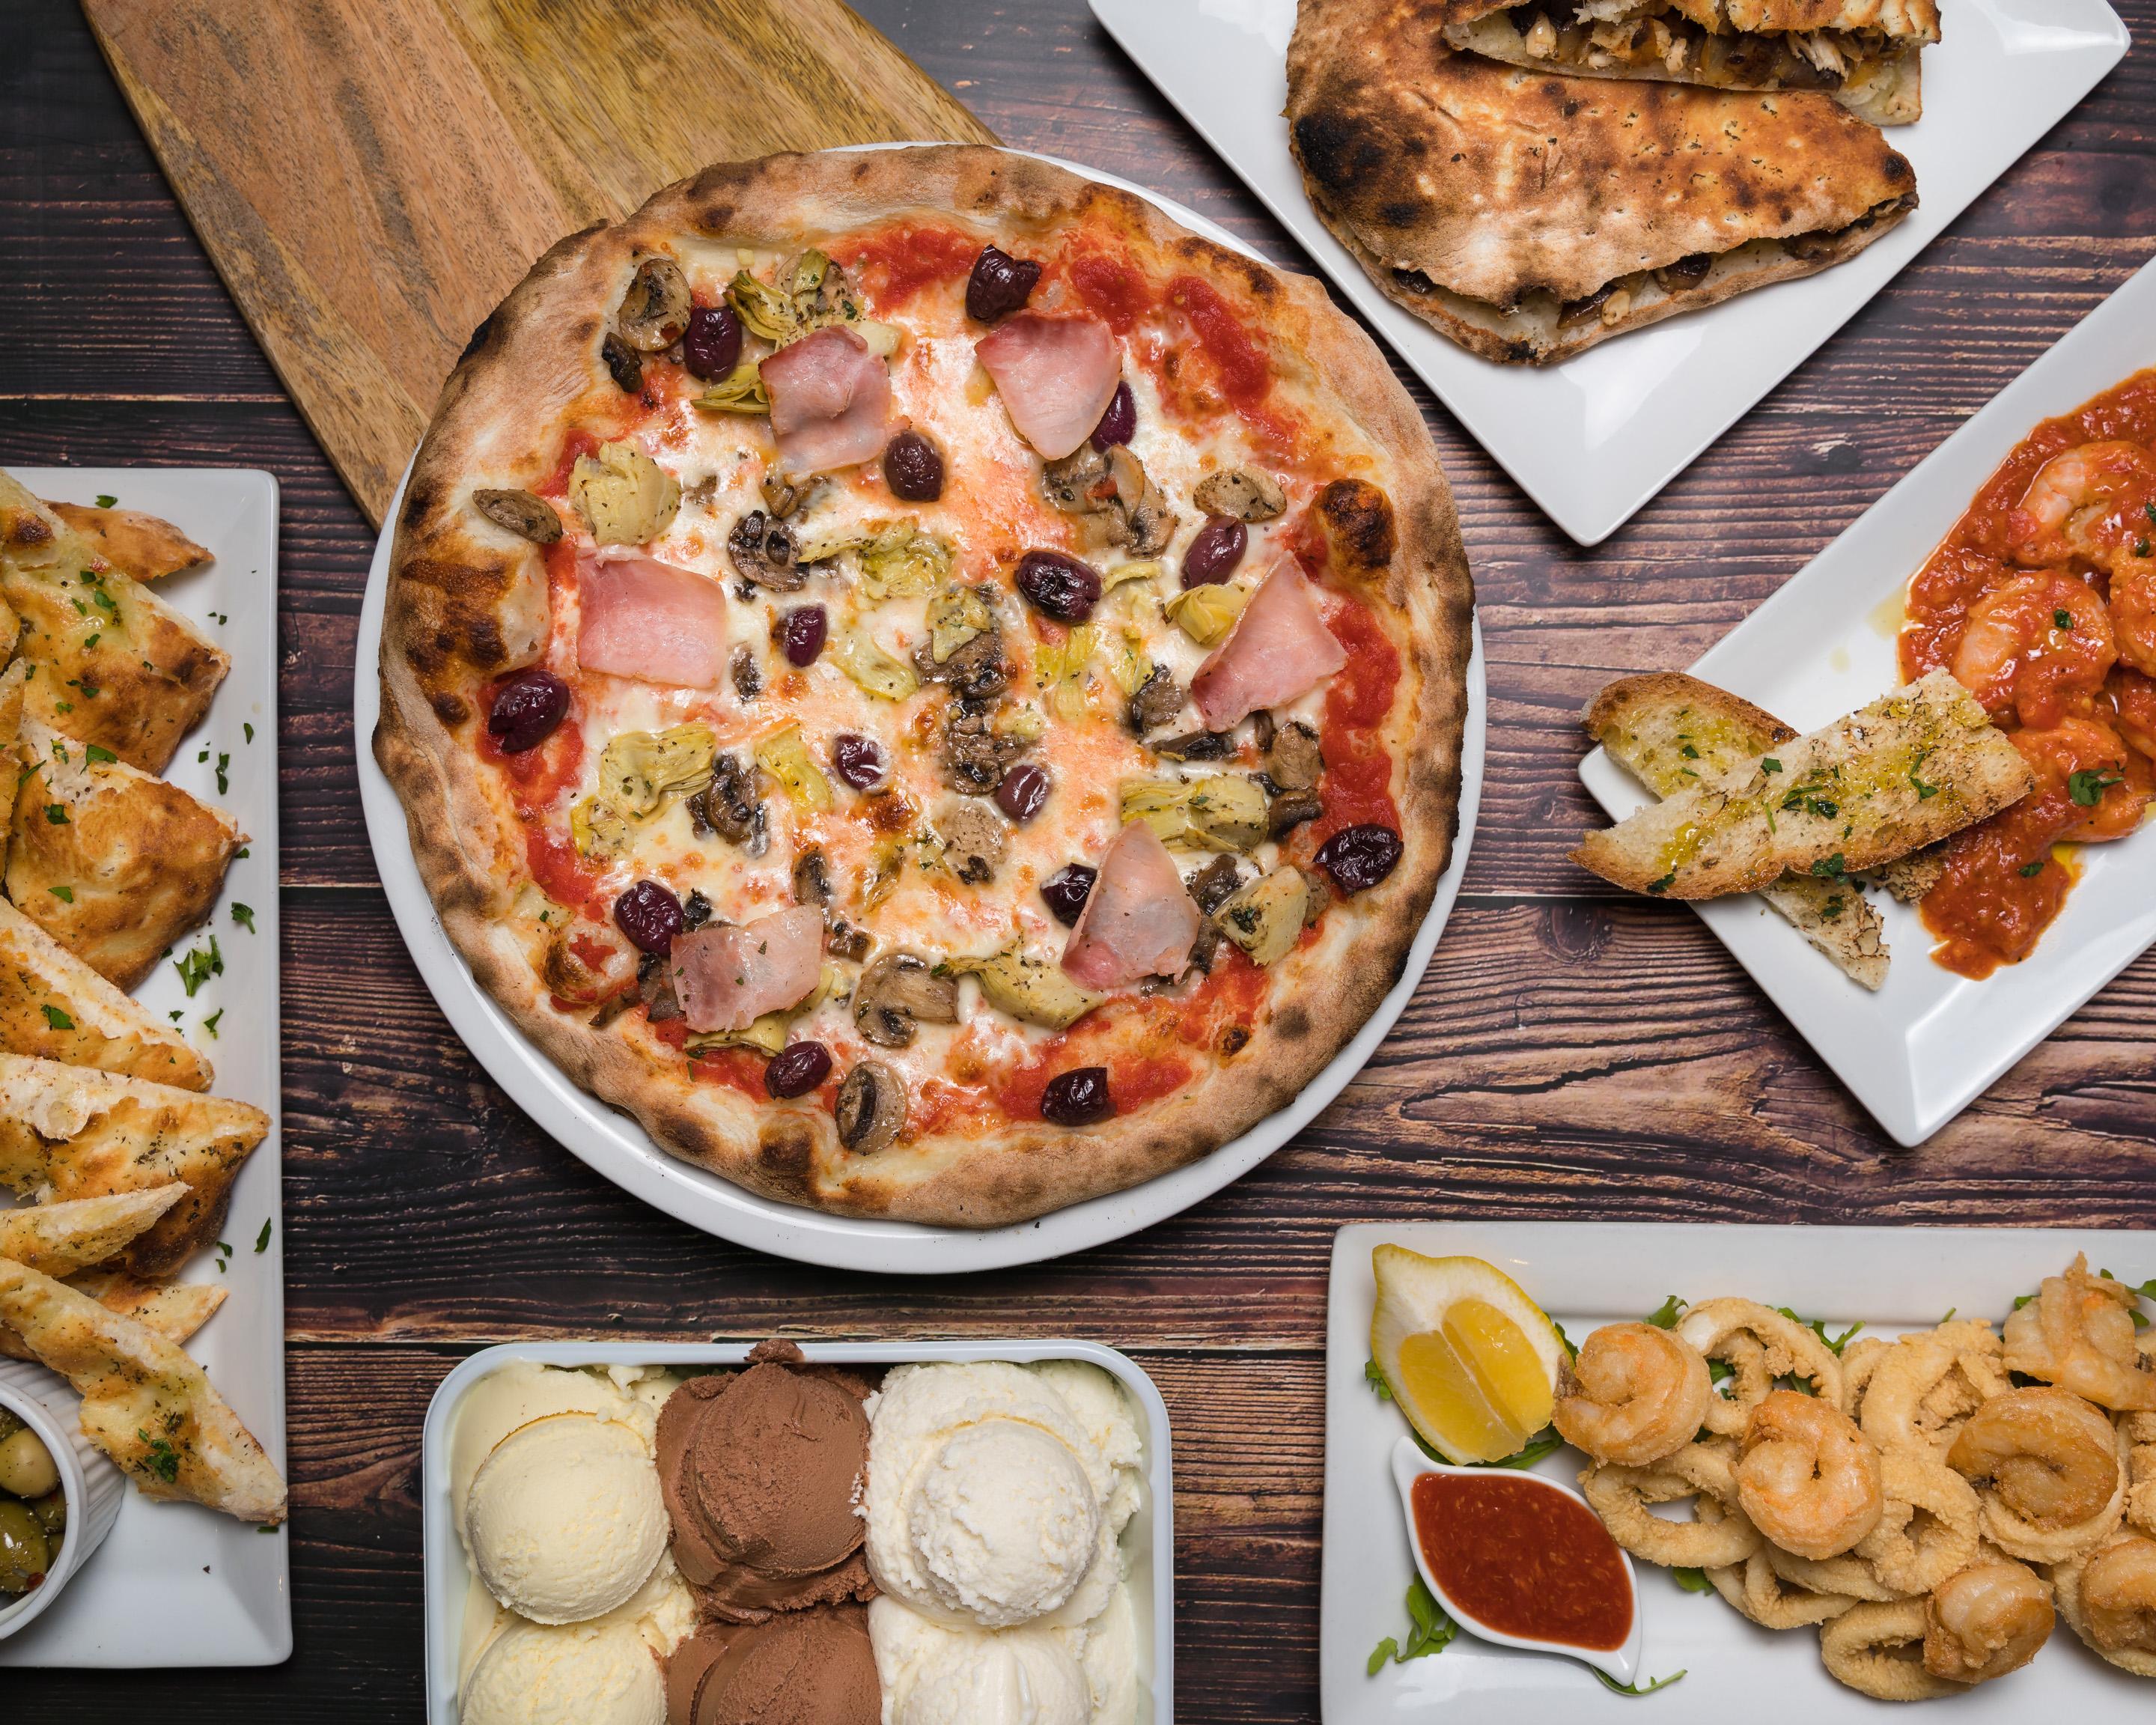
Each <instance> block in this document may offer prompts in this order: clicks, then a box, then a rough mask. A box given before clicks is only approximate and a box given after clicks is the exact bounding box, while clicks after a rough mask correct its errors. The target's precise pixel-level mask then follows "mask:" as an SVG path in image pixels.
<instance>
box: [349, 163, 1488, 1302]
mask: <svg viewBox="0 0 2156 1725" xmlns="http://www.w3.org/2000/svg"><path fill="white" fill-rule="evenodd" d="M1039 159H1040V160H1042V161H1044V162H1055V165H1056V166H1057V167H1067V168H1069V169H1070V171H1071V172H1074V173H1078V174H1083V175H1085V176H1086V177H1088V178H1090V179H1094V180H1097V181H1099V182H1101V183H1102V184H1103V185H1109V186H1116V187H1121V188H1122V190H1123V191H1126V192H1129V193H1134V194H1135V195H1137V197H1140V198H1144V199H1145V200H1146V201H1147V203H1151V204H1152V205H1154V206H1155V207H1156V208H1158V209H1160V210H1162V211H1163V213H1166V214H1167V215H1168V217H1169V218H1172V219H1173V220H1175V221H1178V222H1180V223H1182V224H1183V226H1184V227H1186V228H1189V229H1190V230H1191V231H1192V232H1193V233H1196V234H1203V235H1204V236H1205V237H1206V238H1207V239H1211V240H1213V241H1214V242H1216V243H1217V244H1221V245H1224V246H1231V247H1233V248H1234V249H1235V250H1237V251H1240V252H1242V253H1244V254H1245V255H1247V256H1250V257H1255V256H1257V254H1256V253H1255V252H1253V251H1252V250H1251V249H1250V247H1249V246H1247V245H1245V244H1243V243H1242V242H1241V241H1240V240H1239V239H1236V238H1235V236H1234V235H1233V234H1229V232H1228V231H1227V230H1226V229H1225V228H1222V227H1220V226H1219V224H1218V223H1214V222H1210V221H1208V220H1207V219H1206V218H1204V216H1201V215H1199V213H1197V212H1196V211H1195V210H1192V209H1188V208H1184V207H1183V205H1182V204H1179V203H1174V202H1173V201H1171V200H1170V199H1168V198H1161V197H1158V196H1156V195H1155V194H1154V193H1151V192H1148V191H1147V190H1146V189H1145V188H1144V187H1142V186H1135V185H1132V183H1131V182H1129V181H1127V180H1122V179H1118V178H1116V177H1115V176H1114V175H1112V174H1104V173H1096V172H1093V171H1092V170H1091V169H1090V168H1083V167H1078V166H1077V165H1076V164H1075V163H1074V162H1062V161H1059V160H1058V159H1057V158H1056V157H1048V156H1044V157H1040V158H1039ZM403 498H404V490H403V486H402V485H399V486H398V490H397V495H396V496H395V497H394V498H393V499H392V500H391V501H390V506H389V511H388V515H387V516H386V517H385V519H386V520H387V521H388V523H389V525H388V526H384V527H383V529H382V536H381V537H380V538H379V539H378V540H377V542H375V547H374V562H373V566H372V568H371V569H370V570H369V571H368V572H367V598H366V603H365V606H364V608H362V611H361V613H360V620H359V644H358V649H357V664H356V669H355V675H354V677H353V689H352V735H353V737H355V739H356V740H357V751H356V752H357V755H358V757H359V789H360V803H361V806H362V810H363V811H364V813H365V815H366V818H367V837H368V839H369V840H370V842H371V843H372V845H373V848H374V863H375V867H376V868H377V870H379V871H380V873H381V875H382V887H383V889H384V891H387V892H388V896H389V908H390V911H391V913H392V914H393V915H394V916H395V917H396V919H397V927H398V930H399V931H400V932H402V933H403V937H404V944H405V945H406V946H407V947H409V948H410V949H411V953H412V962H413V963H414V964H416V965H417V966H418V969H419V974H420V976H421V978H423V980H424V981H425V983H426V984H427V987H428V988H429V991H430V992H431V993H433V995H434V1000H435V1003H436V1004H438V1005H439V1006H440V1008H441V1009H442V1013H443V1015H444V1017H445V1018H447V1019H449V1024H450V1025H451V1026H452V1027H453V1028H454V1029H455V1031H456V1033H457V1034H458V1035H459V1036H460V1037H462V1038H463V1039H464V1043H465V1046H466V1047H467V1048H469V1049H470V1050H471V1052H472V1055H473V1056H474V1057H475V1059H476V1060H478V1061H479V1063H480V1065H482V1066H484V1067H485V1068H486V1070H487V1072H488V1074H489V1075H490V1076H491V1077H492V1078H493V1079H494V1081H495V1083H496V1084H499V1085H500V1086H501V1087H502V1089H503V1090H505V1091H507V1092H508V1093H509V1096H511V1099H512V1100H513V1101H515V1102H516V1104H517V1106H520V1107H521V1108H522V1109H523V1110H524V1111H525V1112H526V1114H528V1115H530V1116H531V1118H532V1119H533V1120H534V1121H535V1122H537V1123H538V1124H539V1126H540V1127H541V1128H542V1130H544V1131H545V1132H547V1133H548V1134H550V1135H551V1136H552V1137H553V1138H554V1139H555V1140H556V1141H557V1142H559V1143H560V1144H561V1145H562V1147H563V1148H564V1149H566V1150H567V1151H568V1152H569V1153H571V1154H572V1155H573V1156H575V1157H577V1158H578V1159H579V1160H581V1161H582V1162H583V1163H585V1165H586V1166H588V1167H589V1168H592V1169H593V1170H594V1171H595V1172H597V1173H601V1174H603V1175H605V1176H606V1178H608V1179H609V1180H612V1181H613V1183H614V1184H616V1185H617V1186H619V1187H620V1188H621V1189H623V1190H624V1191H625V1192H629V1193H632V1194H634V1195H635V1196H637V1197H638V1198H640V1199H643V1200H644V1202H645V1203H646V1204H649V1205H651V1206H652V1207H653V1208H654V1209H660V1210H664V1211H665V1213H666V1214H668V1215H670V1216H673V1217H675V1218H676V1219H679V1220H680V1221H683V1222H686V1223H688V1224H690V1226H691V1227H695V1228H701V1229H702V1230H704V1231H705V1232H706V1233H707V1234H716V1235H718V1236H719V1237H720V1238H721V1240H731V1241H733V1242H734V1244H736V1245H745V1246H752V1247H754V1248H755V1249H756V1250H758V1251H765V1252H770V1253H772V1254H773V1255H776V1256H778V1257H782V1258H792V1259H794V1260H798V1261H799V1262H801V1263H804V1264H816V1265H820V1266H824V1267H826V1268H829V1269H834V1270H868V1271H880V1272H882V1273H885V1274H888V1275H898V1276H939V1275H950V1274H953V1273H956V1272H958V1271H973V1270H998V1269H1002V1268H1004V1267H1005V1266H1009V1265H1013V1264H1034V1263H1039V1262H1040V1261H1042V1260H1045V1259H1049V1258H1060V1257H1062V1256H1065V1255H1066V1254H1069V1253H1071V1252H1081V1251H1084V1250H1086V1249H1087V1248H1088V1247H1091V1246H1096V1245H1103V1244H1105V1243H1106V1242H1107V1241H1109V1240H1121V1239H1122V1237H1123V1236H1124V1235H1128V1234H1135V1233H1137V1231H1138V1230H1140V1229H1142V1228H1150V1227H1151V1226H1152V1224H1154V1223H1156V1222H1159V1221H1164V1220H1165V1219H1167V1218H1168V1217H1170V1216H1173V1215H1174V1214H1177V1213H1178V1212H1179V1211H1182V1210H1184V1209H1188V1208H1189V1207H1190V1206H1191V1205H1192V1204H1196V1203H1197V1202H1198V1201H1199V1199H1204V1198H1209V1197H1211V1196H1212V1194H1214V1193H1215V1192H1218V1191H1219V1189H1221V1188H1222V1187H1223V1186H1225V1185H1226V1184H1227V1183H1229V1181H1231V1180H1234V1179H1237V1178H1240V1177H1241V1176H1242V1175H1244V1174H1245V1173H1249V1172H1250V1170H1251V1169H1252V1168H1255V1167H1256V1166H1257V1165H1258V1164H1259V1163H1261V1162H1263V1161H1264V1160H1265V1158H1267V1157H1268V1156H1270V1155H1271V1154H1272V1153H1273V1152H1274V1151H1276V1150H1277V1149H1279V1148H1280V1147H1281V1146H1282V1145H1283V1144H1285V1143H1286V1142H1287V1141H1288V1140H1289V1139H1290V1138H1292V1137H1294V1136H1295V1135H1296V1133H1297V1132H1300V1131H1301V1130H1302V1128H1303V1127H1304V1126H1306V1124H1308V1123H1309V1122H1310V1121H1311V1119H1312V1117H1314V1116H1315V1115H1316V1114H1317V1112H1318V1111H1319V1110H1321V1109H1322V1108H1323V1107H1324V1106H1326V1104H1327V1103H1328V1102H1330V1101H1332V1099H1333V1098H1334V1097H1335V1096H1337V1095H1339V1094H1340V1092H1341V1091H1342V1090H1343V1089H1345V1088H1346V1086H1347V1081H1348V1080H1349V1079H1351V1078H1353V1076H1355V1075H1356V1074H1357V1073H1358V1072H1359V1071H1361V1070H1362V1069H1363V1063H1364V1062H1365V1061H1367V1060H1368V1059H1369V1058H1370V1056H1371V1055H1372V1054H1373V1053H1374V1052H1375V1051H1376V1050H1377V1047H1378V1044H1379V1043H1380V1042H1382V1041H1383V1040H1384V1038H1385V1035H1386V1034H1387V1033H1388V1032H1389V1031H1390V1030H1391V1029H1392V1028H1393V1025H1394V1022H1395V1021H1396V1020H1397V1019H1399V1015H1400V1014H1401V1013H1402V1012H1403V1011H1404V1010H1405V1009H1406V1008H1407V1004H1408V1001H1409V998H1410V997H1412V996H1413V994H1414V991H1415V985H1416V984H1417V983H1419V982H1420V981H1421V980H1422V973H1423V971H1424V968H1425V967H1426V966H1427V965H1428V964H1429V963H1430V953H1431V952H1432V951H1433V950H1435V947H1436V946H1437V939H1438V937H1439V936H1440V934H1442V933H1443V932H1445V918H1446V917H1447V916H1449V915H1450V913H1451V911H1452V901H1453V900H1454V899H1455V898H1456V897H1458V896H1459V893H1460V876H1461V875H1462V873H1463V872H1464V871H1465V870H1466V866H1467V852H1468V847H1469V845H1470V844H1471V842H1472V840H1473V839H1474V836H1475V814H1476V809H1477V807H1478V806H1479V805H1480V803H1481V799H1482V753H1483V742H1484V737H1485V734H1486V729H1487V719H1488V706H1489V702H1488V695H1487V690H1486V683H1485V680H1484V675H1483V665H1482V629H1481V622H1480V621H1479V619H1478V620H1477V622H1476V625H1475V639H1474V652H1473V655H1472V656H1471V658H1470V659H1469V660H1468V665H1467V723H1466V734H1465V736H1464V737H1463V738H1462V740H1461V747H1460V834H1459V837H1458V839H1457V840H1456V841H1455V844H1454V846H1453V852H1452V866H1451V867H1450V868H1449V869H1447V870H1445V875H1444V876H1443V878H1442V879H1440V880H1439V881H1438V883H1437V893H1436V896H1435V898H1433V899H1432V900H1431V901H1430V915H1429V916H1427V917H1426V918H1425V919H1424V922H1423V926H1422V927H1421V929H1420V931H1419V932H1418V933H1417V934H1416V936H1415V938H1414V944H1413V945H1412V946H1411V947H1409V949H1408V957H1407V963H1406V964H1405V965H1404V967H1403V968H1401V971H1400V978H1399V982H1397V983H1394V986H1393V990H1392V992H1391V993H1389V994H1388V995H1386V996H1385V998H1384V999H1383V1002H1382V1003H1380V1004H1379V1005H1378V1009H1377V1010H1376V1011H1375V1012H1374V1013H1373V1014H1371V1015H1370V1018H1369V1020H1368V1022H1367V1023H1366V1024H1364V1025H1363V1028H1362V1029H1360V1030H1359V1031H1358V1032H1357V1033H1356V1034H1355V1038H1354V1040H1353V1041H1351V1042H1350V1043H1348V1045H1347V1046H1346V1047H1345V1048H1343V1049H1342V1050H1341V1051H1340V1052H1339V1054H1338V1055H1336V1056H1335V1057H1334V1058H1333V1060H1332V1063H1331V1064H1330V1065H1327V1067H1326V1068H1325V1070H1323V1071H1322V1072H1321V1073H1319V1074H1318V1075H1317V1077H1316V1078H1314V1079H1313V1080H1312V1081H1311V1082H1310V1083H1309V1084H1308V1085H1307V1086H1305V1088H1304V1090H1303V1091H1302V1093H1301V1095H1300V1096H1297V1097H1296V1099H1295V1101H1293V1102H1292V1103H1291V1105H1290V1106H1287V1107H1286V1108H1283V1109H1282V1110H1281V1111H1280V1112H1279V1113H1277V1114H1275V1115H1273V1116H1271V1117H1270V1118H1268V1119H1265V1120H1263V1121H1260V1122H1259V1123H1258V1124H1257V1125H1256V1126H1255V1127H1251V1128H1250V1131H1248V1132H1245V1133H1244V1134H1243V1135H1242V1137H1240V1138H1237V1139H1235V1141H1234V1142H1231V1143H1228V1144H1224V1145H1222V1146H1221V1147H1220V1148H1219V1149H1218V1150H1215V1151H1214V1153H1212V1154H1211V1155H1209V1156H1206V1157H1203V1158H1200V1159H1199V1160H1198V1161H1196V1162H1193V1163H1191V1164H1190V1165H1189V1166H1188V1167H1187V1168H1177V1169H1176V1170H1174V1171H1173V1173H1165V1174H1163V1175H1161V1176H1160V1177H1159V1178H1157V1179H1152V1180H1148V1181H1147V1182H1146V1183H1144V1184H1143V1185H1142V1186H1133V1187H1132V1188H1130V1189H1128V1190H1127V1191H1123V1192H1116V1193H1111V1194H1109V1195H1108V1196H1106V1197H1105V1198H1096V1199H1090V1200H1089V1201H1087V1202H1086V1203H1084V1204H1072V1205H1071V1206H1070V1208H1068V1209H1060V1210H1057V1211H1056V1212H1055V1213H1054V1214H1052V1215H1046V1216H1043V1217H1041V1218H1039V1219H1038V1220H1036V1221H1031V1222H1021V1223H1018V1224H1014V1225H1013V1226H1011V1227H1008V1228H989V1229H982V1230H973V1229H960V1228H932V1227H926V1226H923V1225H921V1224H918V1223H911V1222H878V1221H866V1220H861V1219H856V1218H854V1217H850V1216H831V1215H825V1214H822V1213H821V1212H820V1211H816V1210H808V1209H801V1208H799V1207H798V1206H796V1205H793V1204H779V1203H776V1202H774V1201H773V1200H772V1199H767V1198H759V1197H757V1195H756V1194H753V1193H751V1192H746V1191H744V1190H742V1189H741V1188H740V1187H738V1186H736V1185H734V1184H732V1183H730V1182H728V1181H726V1180H722V1179H721V1178H719V1177H718V1176H717V1175H716V1174H714V1173H707V1172H706V1171H705V1170H704V1169H702V1168H697V1167H696V1166H694V1165H693V1164H692V1163H686V1162H683V1161H680V1159H678V1158H675V1157H673V1156H670V1155H669V1154H667V1153H666V1152H665V1151H664V1150H662V1149H660V1147H659V1146H658V1145H657V1144H655V1143H654V1142H652V1140H651V1137H650V1136H649V1134H648V1133H646V1132H645V1131H644V1128H643V1127H641V1126H640V1125H639V1124H638V1123H637V1122H636V1121H635V1120H634V1119H633V1118H631V1117H629V1115H627V1114H624V1113H621V1112H619V1111H616V1110H615V1109H613V1108H611V1107H609V1106H607V1104H605V1103H604V1102H602V1101H599V1099H598V1097H597V1096H593V1095H591V1094H590V1093H589V1092H588V1091H585V1090H583V1089H581V1088H579V1087H578V1086H576V1085H574V1084H572V1083H571V1082H570V1081H569V1080H568V1079H567V1077H565V1076H563V1075H562V1071H561V1069H560V1068H558V1067H557V1066H556V1065H554V1063H553V1062H552V1060H549V1059H547V1056H546V1055H543V1054H542V1053H541V1052H540V1051H539V1050H537V1049H536V1048H534V1047H533V1046H532V1045H531V1043H530V1042H529V1041H527V1040H526V1039H525V1036H524V1034H523V1033H522V1032H521V1031H520V1030H519V1029H517V1028H516V1025H515V1024H511V1022H510V1020H509V1018H508V1016H507V1015H506V1014H505V1013H504V1012H503V1011H502V1010H501V1009H500V1007H499V1006H497V1005H495V1003H494V1001H493V999H491V998H490V996H488V995H487V994H486V993H485V992H484V991H483V990H482V989H481V988H480V986H479V985H478V983H475V982H474V981H473V980H472V976H471V973H470V971H469V970H468V969H466V968H465V962H464V960H463V959H462V958H461V957H459V955H458V953H457V951H456V949H455V947H452V946H451V945H450V944H449V937H448V936H447V935H446V934H444V932H442V924H441V920H440V919H439V917H438V916H435V914H434V901H433V900H432V899H431V898H429V896H428V894H427V889H426V886H425V885H424V884H423V882H422V881H421V880H420V878H419V867H418V863H417V862H415V861H414V860H413V856H412V846H411V840H410V837H409V834H408V831H407V829H406V827H405V822H404V809H403V805H402V804H401V803H398V800H397V793H396V792H395V791H394V790H393V788H391V787H390V783H389V781H388V778H385V777H383V775H382V769H381V768H380V767H379V766H377V764H376V763H375V759H374V748H373V738H374V724H375V720H376V718H377V716H378V715H379V713H380V711H381V695H382V688H381V682H380V680H379V678H378V676H377V673H376V670H375V666H376V664H377V660H378V658H379V656H380V651H381V645H382V595H383V592H384V590H385V588H386V586H387V583H388V572H389V547H390V543H391V541H392V540H393V538H394V536H395V534H394V526H395V523H396V520H397V515H398V510H399V508H400V507H401V506H402V505H403Z"/></svg>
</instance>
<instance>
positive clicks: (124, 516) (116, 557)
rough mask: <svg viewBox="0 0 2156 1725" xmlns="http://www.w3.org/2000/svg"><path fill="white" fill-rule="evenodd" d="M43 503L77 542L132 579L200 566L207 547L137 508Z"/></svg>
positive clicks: (153, 577) (160, 576)
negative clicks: (67, 528) (77, 536)
mask: <svg viewBox="0 0 2156 1725" xmlns="http://www.w3.org/2000/svg"><path fill="white" fill-rule="evenodd" d="M45 507H46V508H48V509H49V510H50V511H52V512H53V513H54V515H56V516H59V518H60V520H62V521H64V522H65V523H66V524H67V525H68V526H70V527H72V528H73V529H74V531H75V532H76V533H77V534H78V535H80V537H81V539H82V542H83V543H84V544H85V545H87V546H88V547H90V549H91V550H92V551H94V552H96V553H97V555H98V556H100V557H103V558H104V559H105V562H108V563H110V564H111V565H112V567H114V568H115V569H117V570H119V571H120V572H121V573H122V574H123V575H127V576H131V577H132V578H134V579H136V580H137V581H162V580H163V579H164V578H166V577H167V575H179V574H182V573H184V572H186V571H187V570H189V569H199V568H200V567H202V566H203V564H204V563H207V562H209V560H210V556H209V552H207V551H206V550H204V549H203V547H201V546H199V545H198V544H196V543H195V542H194V541H193V540H192V539H190V538H188V537H187V535H186V534H184V533H182V531H180V530H179V529H178V528H177V527H176V526H173V525H172V523H171V522H170V521H166V520H164V519H163V518H162V517H161V516H154V515H145V514H144V513H143V512H142V511H141V510H139V509H115V508H110V507H105V506H93V505H91V504H88V503H54V502H53V501H50V500H49V499H48V500H47V501H46V504H45Z"/></svg>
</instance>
